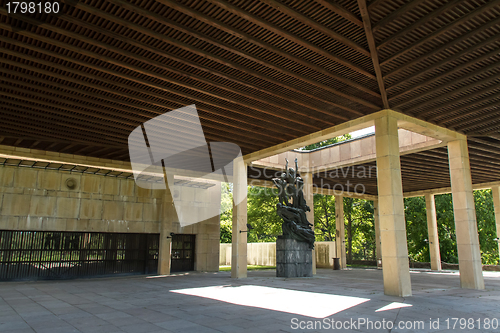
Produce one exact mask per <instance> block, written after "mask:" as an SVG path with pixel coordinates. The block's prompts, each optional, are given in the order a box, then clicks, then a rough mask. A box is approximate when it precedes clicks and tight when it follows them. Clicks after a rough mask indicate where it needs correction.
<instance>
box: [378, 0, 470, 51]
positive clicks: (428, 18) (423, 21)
mask: <svg viewBox="0 0 500 333" xmlns="http://www.w3.org/2000/svg"><path fill="white" fill-rule="evenodd" d="M462 2H463V0H453V1H452V2H450V3H448V4H446V5H444V6H442V7H441V8H439V9H437V10H436V11H434V12H432V13H430V14H429V15H424V17H422V18H421V19H420V20H418V21H415V22H413V23H412V24H410V25H409V26H407V27H406V28H404V29H402V30H399V31H398V32H397V33H396V34H393V35H391V36H389V37H387V38H386V39H385V40H384V41H382V42H381V43H380V45H379V46H377V48H379V49H381V48H384V47H386V46H387V45H388V44H390V43H392V42H394V41H395V40H398V39H399V38H401V37H403V36H405V35H406V34H407V33H409V32H410V31H413V30H415V29H418V28H419V27H422V26H423V25H424V24H426V23H427V22H430V21H431V20H433V19H435V18H436V17H438V16H439V15H441V14H442V13H444V12H446V11H448V10H450V9H453V7H455V6H457V5H458V4H460V3H462ZM370 7H371V5H370Z"/></svg>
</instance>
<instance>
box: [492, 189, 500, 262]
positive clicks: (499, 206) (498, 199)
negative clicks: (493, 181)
mask: <svg viewBox="0 0 500 333" xmlns="http://www.w3.org/2000/svg"><path fill="white" fill-rule="evenodd" d="M491 193H492V194H493V206H494V207H495V221H496V224H497V242H498V253H499V255H500V241H499V240H498V238H500V186H493V187H492V188H491ZM499 260H500V258H499Z"/></svg>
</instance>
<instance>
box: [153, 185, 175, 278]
mask: <svg viewBox="0 0 500 333" xmlns="http://www.w3.org/2000/svg"><path fill="white" fill-rule="evenodd" d="M161 208H162V209H161V220H160V244H159V249H158V275H169V274H170V264H171V256H172V246H171V245H172V238H170V237H171V236H170V233H171V232H174V230H173V229H172V222H174V221H178V217H177V212H176V210H175V206H174V202H173V198H172V195H171V193H170V190H169V189H167V190H165V194H164V196H163V203H162V207H161Z"/></svg>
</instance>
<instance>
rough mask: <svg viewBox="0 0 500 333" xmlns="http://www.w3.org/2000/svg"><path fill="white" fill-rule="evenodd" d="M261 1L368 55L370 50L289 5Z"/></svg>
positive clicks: (274, 0) (268, 0) (274, 1)
mask: <svg viewBox="0 0 500 333" xmlns="http://www.w3.org/2000/svg"><path fill="white" fill-rule="evenodd" d="M261 2H263V3H265V4H266V5H268V6H269V7H271V8H274V9H275V10H277V11H280V12H282V13H283V14H285V15H287V16H290V17H291V18H293V19H295V20H297V21H299V22H300V23H302V24H305V25H307V26H308V27H310V28H311V29H314V30H316V31H319V32H321V33H323V34H325V35H326V36H328V37H330V38H332V39H335V40H336V41H338V42H339V43H342V44H344V45H345V46H347V47H349V48H351V49H353V50H355V51H357V52H359V53H361V54H363V55H365V56H367V57H369V56H370V52H369V51H368V50H365V48H364V47H362V46H361V45H359V44H357V43H355V42H353V41H352V40H350V39H349V38H347V37H345V36H342V35H341V34H339V33H336V32H335V31H333V30H331V29H329V28H327V27H325V26H324V25H321V24H319V23H317V22H315V21H313V20H311V19H310V18H309V17H307V16H305V15H303V14H301V13H299V12H296V11H295V10H293V9H291V8H290V7H288V6H287V5H285V4H283V3H280V2H277V1H276V0H261Z"/></svg>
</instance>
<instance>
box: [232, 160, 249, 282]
mask: <svg viewBox="0 0 500 333" xmlns="http://www.w3.org/2000/svg"><path fill="white" fill-rule="evenodd" d="M240 231H244V232H240ZM247 234H248V232H247V164H246V163H245V162H244V160H243V159H242V158H236V159H235V160H234V161H233V233H232V247H231V251H232V255H231V277H232V278H238V279H240V278H246V277H247Z"/></svg>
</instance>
